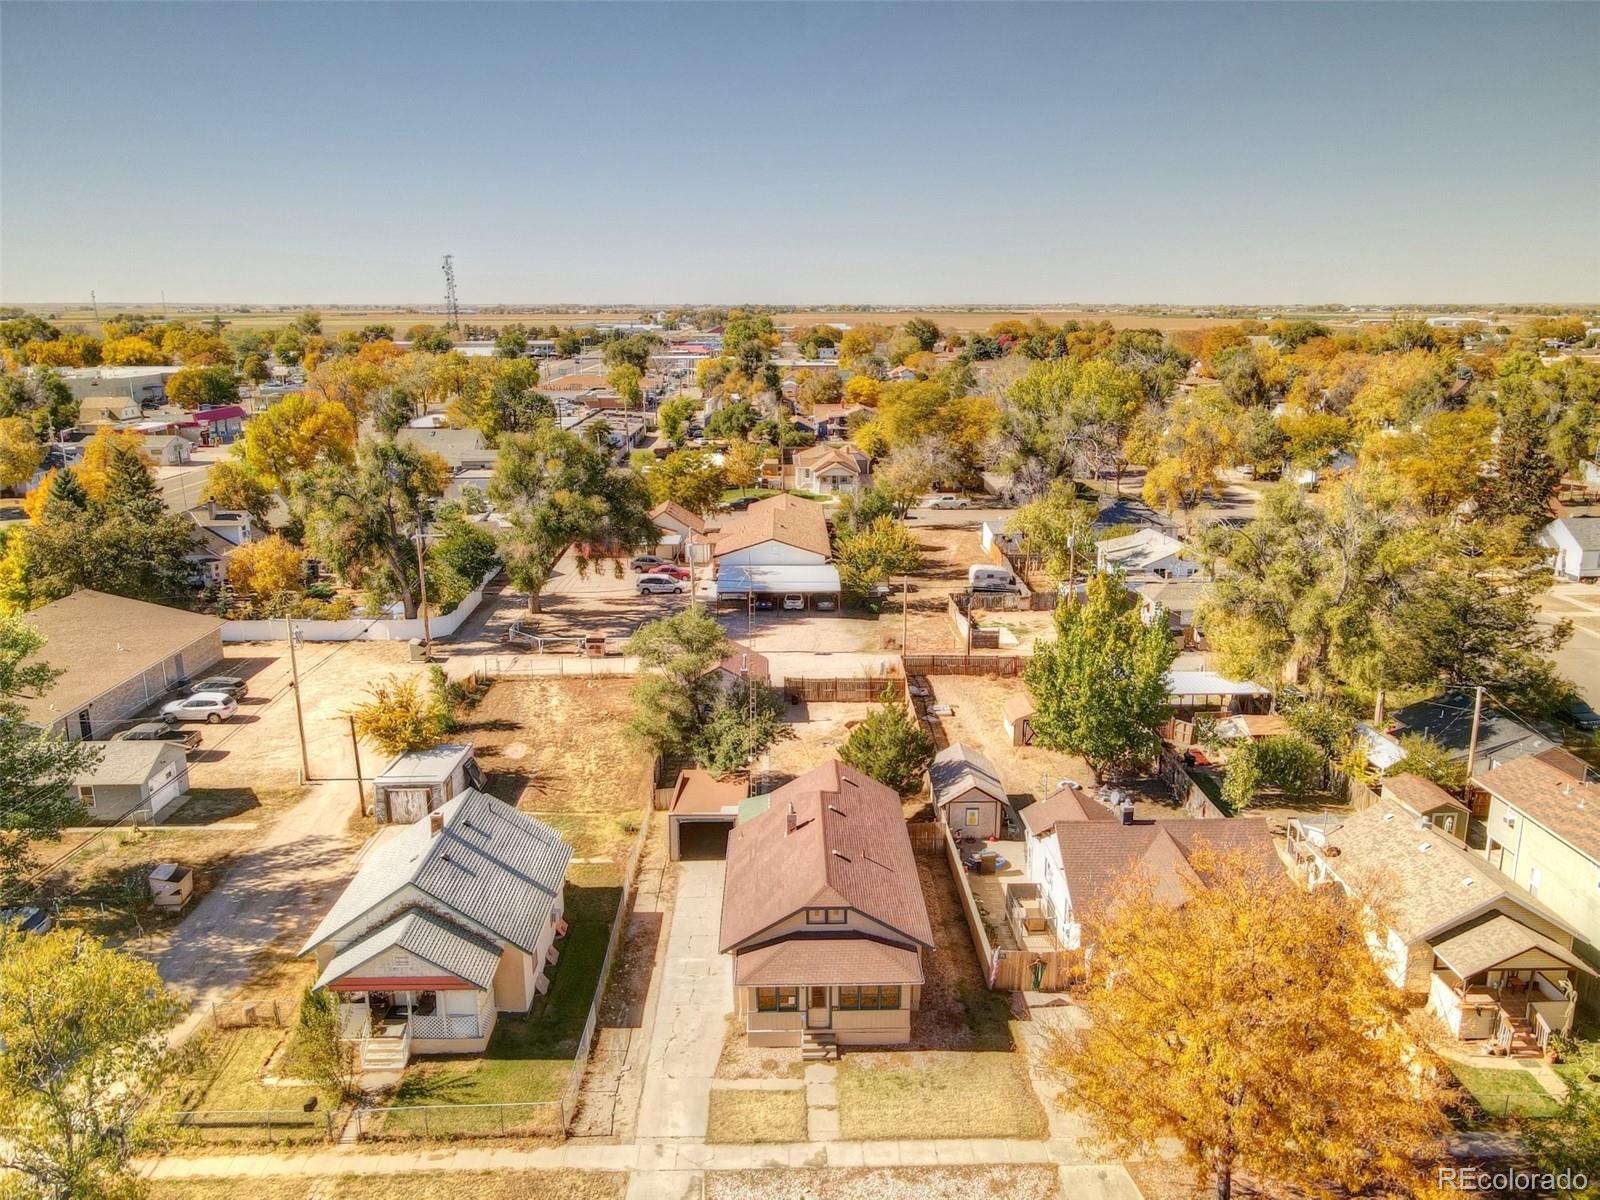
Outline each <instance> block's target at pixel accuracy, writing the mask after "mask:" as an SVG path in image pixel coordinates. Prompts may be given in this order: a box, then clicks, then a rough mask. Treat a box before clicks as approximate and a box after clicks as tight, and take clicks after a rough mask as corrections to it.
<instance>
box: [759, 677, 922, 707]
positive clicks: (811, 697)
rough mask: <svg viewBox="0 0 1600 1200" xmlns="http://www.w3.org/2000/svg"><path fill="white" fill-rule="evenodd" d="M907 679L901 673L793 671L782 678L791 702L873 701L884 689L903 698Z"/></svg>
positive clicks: (839, 702)
mask: <svg viewBox="0 0 1600 1200" xmlns="http://www.w3.org/2000/svg"><path fill="white" fill-rule="evenodd" d="M905 688H906V681H905V680H904V679H902V678H900V677H899V676H888V675H876V676H869V677H862V676H859V675H857V676H853V677H845V678H841V679H819V678H805V677H802V676H799V675H790V676H788V677H787V678H785V679H784V681H783V694H784V697H785V698H786V699H787V700H788V701H789V703H790V704H808V703H816V704H852V703H854V704H871V703H874V702H876V701H878V700H880V699H882V697H883V693H884V691H885V690H887V691H889V693H890V694H891V695H893V696H895V697H897V698H904V696H905V694H906V693H905Z"/></svg>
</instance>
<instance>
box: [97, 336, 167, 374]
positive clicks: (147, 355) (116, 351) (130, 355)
mask: <svg viewBox="0 0 1600 1200" xmlns="http://www.w3.org/2000/svg"><path fill="white" fill-rule="evenodd" d="M100 361H101V362H103V363H105V365H106V366H108V367H153V366H155V367H158V366H160V365H161V364H162V363H164V362H166V361H167V356H166V355H165V354H163V353H162V352H161V347H159V346H157V345H156V344H155V343H154V342H152V341H151V340H150V339H149V338H142V337H139V336H137V335H130V336H128V337H119V338H109V339H107V340H106V342H105V344H104V345H102V346H101V347H100Z"/></svg>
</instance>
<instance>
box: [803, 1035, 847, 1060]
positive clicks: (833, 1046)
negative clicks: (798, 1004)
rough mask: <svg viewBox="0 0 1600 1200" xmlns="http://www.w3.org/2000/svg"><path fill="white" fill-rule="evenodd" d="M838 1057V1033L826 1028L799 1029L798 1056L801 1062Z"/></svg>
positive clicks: (835, 1058)
mask: <svg viewBox="0 0 1600 1200" xmlns="http://www.w3.org/2000/svg"><path fill="white" fill-rule="evenodd" d="M838 1057H839V1038H838V1035H837V1034H835V1033H833V1032H832V1031H831V1030H827V1029H802V1030H801V1031H800V1058H801V1061H802V1062H827V1061H829V1060H837V1059H838Z"/></svg>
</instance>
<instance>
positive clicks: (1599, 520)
mask: <svg viewBox="0 0 1600 1200" xmlns="http://www.w3.org/2000/svg"><path fill="white" fill-rule="evenodd" d="M1550 524H1551V525H1559V526H1561V527H1562V528H1563V529H1565V530H1566V531H1567V533H1568V534H1569V535H1571V537H1572V540H1573V541H1574V542H1576V543H1577V544H1578V549H1580V550H1600V517H1562V518H1561V519H1560V520H1559V521H1551V522H1550Z"/></svg>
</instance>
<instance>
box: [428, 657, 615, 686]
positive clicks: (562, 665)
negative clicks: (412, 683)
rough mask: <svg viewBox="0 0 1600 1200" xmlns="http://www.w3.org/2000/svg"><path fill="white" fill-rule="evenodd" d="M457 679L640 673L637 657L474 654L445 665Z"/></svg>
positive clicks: (453, 658)
mask: <svg viewBox="0 0 1600 1200" xmlns="http://www.w3.org/2000/svg"><path fill="white" fill-rule="evenodd" d="M445 669H446V671H447V672H448V673H449V675H450V678H452V679H455V680H462V681H467V680H476V681H479V682H482V681H487V680H491V679H551V678H554V679H582V678H588V677H598V676H601V675H637V674H638V673H639V661H638V659H634V658H573V657H571V656H568V655H563V654H475V655H472V656H470V657H467V656H461V655H455V656H452V657H451V659H450V661H449V663H448V664H447V665H446V668H445Z"/></svg>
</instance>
